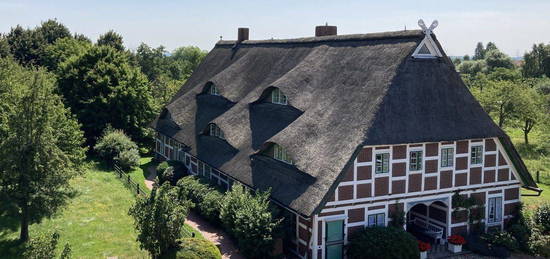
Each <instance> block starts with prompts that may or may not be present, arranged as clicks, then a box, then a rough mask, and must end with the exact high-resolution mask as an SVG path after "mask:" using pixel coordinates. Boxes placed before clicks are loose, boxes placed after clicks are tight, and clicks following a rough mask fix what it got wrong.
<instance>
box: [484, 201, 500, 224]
mask: <svg viewBox="0 0 550 259" xmlns="http://www.w3.org/2000/svg"><path fill="white" fill-rule="evenodd" d="M501 222H502V197H490V198H489V199H488V202H487V224H500V223H501Z"/></svg>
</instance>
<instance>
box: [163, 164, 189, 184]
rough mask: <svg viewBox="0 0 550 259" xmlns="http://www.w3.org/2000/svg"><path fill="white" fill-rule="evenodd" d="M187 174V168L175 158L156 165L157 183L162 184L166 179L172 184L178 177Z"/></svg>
mask: <svg viewBox="0 0 550 259" xmlns="http://www.w3.org/2000/svg"><path fill="white" fill-rule="evenodd" d="M185 174H187V168H185V166H184V165H183V164H182V163H181V162H179V161H175V160H170V161H164V162H162V163H160V164H159V165H158V166H157V178H158V183H159V184H163V183H164V182H166V181H168V182H170V184H172V185H176V183H177V182H178V180H179V179H181V178H182V177H183V176H184V175H185Z"/></svg>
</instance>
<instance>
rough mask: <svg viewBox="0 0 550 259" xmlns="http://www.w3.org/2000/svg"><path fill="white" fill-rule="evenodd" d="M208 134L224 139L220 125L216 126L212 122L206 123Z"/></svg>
mask: <svg viewBox="0 0 550 259" xmlns="http://www.w3.org/2000/svg"><path fill="white" fill-rule="evenodd" d="M208 135H209V136H213V137H218V138H221V139H225V136H224V134H223V131H222V129H220V127H218V125H216V124H214V123H210V124H208Z"/></svg>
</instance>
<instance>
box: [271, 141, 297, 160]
mask: <svg viewBox="0 0 550 259" xmlns="http://www.w3.org/2000/svg"><path fill="white" fill-rule="evenodd" d="M273 158H275V159H277V160H279V161H283V162H285V163H288V164H293V163H294V162H293V161H292V158H290V155H289V154H288V152H287V151H286V149H285V148H283V147H282V146H280V145H278V144H273Z"/></svg>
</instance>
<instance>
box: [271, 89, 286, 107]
mask: <svg viewBox="0 0 550 259" xmlns="http://www.w3.org/2000/svg"><path fill="white" fill-rule="evenodd" d="M271 102H272V103H276V104H283V105H287V103H288V102H287V98H286V95H284V94H283V92H282V91H281V90H280V89H279V88H275V89H273V90H272V91H271Z"/></svg>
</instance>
